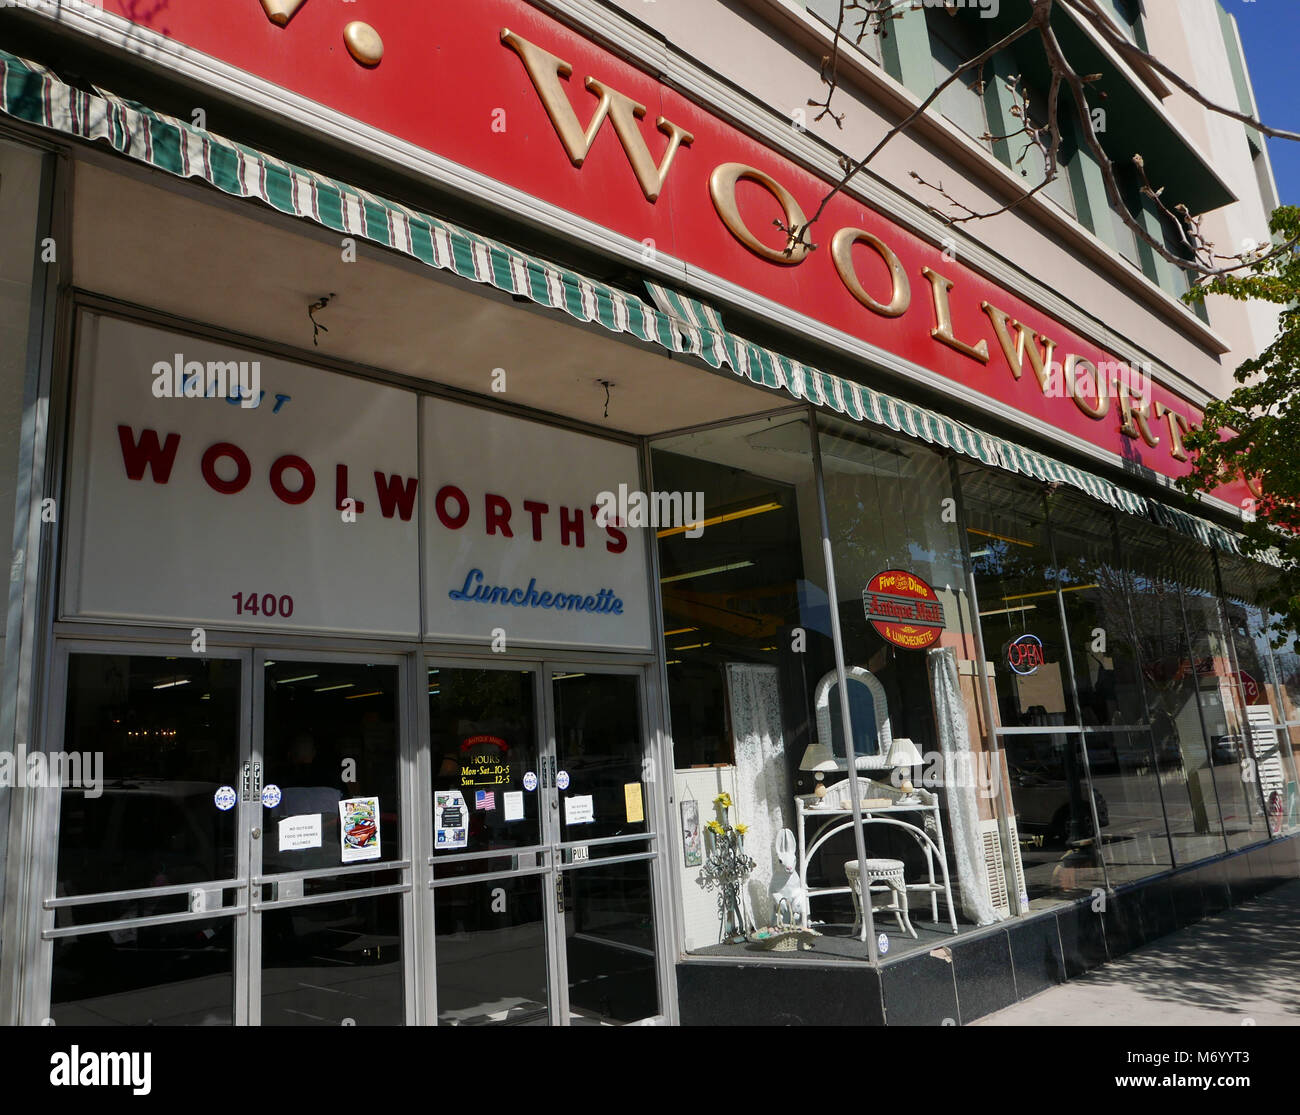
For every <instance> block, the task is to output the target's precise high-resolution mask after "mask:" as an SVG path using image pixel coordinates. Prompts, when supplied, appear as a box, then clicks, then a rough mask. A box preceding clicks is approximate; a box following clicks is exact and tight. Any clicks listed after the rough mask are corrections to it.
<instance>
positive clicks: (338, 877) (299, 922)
mask: <svg viewBox="0 0 1300 1115" xmlns="http://www.w3.org/2000/svg"><path fill="white" fill-rule="evenodd" d="M256 661H257V662H258V663H259V664H260V671H259V674H260V677H259V682H260V685H259V694H258V700H257V702H256V709H257V711H258V714H259V715H258V716H257V717H256V719H255V723H254V747H253V754H252V771H251V778H252V793H251V795H250V796H251V798H252V801H251V804H250V812H251V817H250V821H251V825H250V828H249V833H248V835H249V841H250V864H251V865H252V866H251V870H252V913H253V918H252V924H251V935H250V942H249V949H250V955H249V964H248V967H249V971H250V973H251V974H252V977H253V980H254V986H253V988H252V991H251V994H250V1019H249V1020H250V1022H253V1023H261V1024H262V1025H290V1026H302V1025H325V1026H338V1025H357V1026H393V1025H401V1024H402V1023H404V1022H405V1021H407V1011H408V1007H407V1003H408V1000H409V994H408V991H407V987H406V978H405V967H404V962H403V961H404V955H405V952H406V947H405V938H406V936H407V934H406V933H405V931H404V922H405V916H404V899H403V895H405V894H407V893H409V891H410V885H409V881H408V876H409V868H410V858H409V856H408V855H407V854H406V851H405V847H406V840H407V839H408V837H407V834H406V833H405V832H404V831H403V821H404V794H403V790H402V787H403V755H402V731H401V724H402V719H403V717H402V709H403V708H404V704H403V685H402V672H403V671H402V669H401V661H400V659H389V660H384V659H379V660H371V661H368V662H359V661H354V660H349V659H343V658H325V657H318V656H315V655H313V656H311V657H310V658H309V657H307V656H298V655H293V654H290V655H282V654H277V653H268V654H266V655H258V656H257V658H256Z"/></svg>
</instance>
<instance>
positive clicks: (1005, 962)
mask: <svg viewBox="0 0 1300 1115" xmlns="http://www.w3.org/2000/svg"><path fill="white" fill-rule="evenodd" d="M952 968H953V976H954V978H955V980H956V983H957V1006H958V1009H959V1010H960V1012H961V1021H962V1024H963V1025H965V1024H966V1023H967V1022H973V1021H974V1020H975V1019H976V1018H982V1017H983V1016H984V1015H986V1014H992V1013H993V1012H994V1011H995V1010H1001V1009H1002V1008H1003V1007H1009V1006H1010V1005H1011V1004H1012V1003H1014V1002H1015V1001H1016V999H1017V994H1016V979H1015V972H1014V970H1013V968H1012V964H1011V942H1010V939H1009V938H1008V936H1007V933H1006V931H1005V930H999V931H998V932H997V933H994V934H992V935H990V936H988V937H980V938H978V939H977V940H974V941H971V942H970V943H969V944H965V945H963V944H956V945H953V946H952Z"/></svg>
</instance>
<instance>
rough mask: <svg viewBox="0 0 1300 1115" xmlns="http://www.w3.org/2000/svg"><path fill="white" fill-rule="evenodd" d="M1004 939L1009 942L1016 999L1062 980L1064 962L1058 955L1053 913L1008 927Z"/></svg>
mask: <svg viewBox="0 0 1300 1115" xmlns="http://www.w3.org/2000/svg"><path fill="white" fill-rule="evenodd" d="M1007 938H1008V939H1009V940H1010V942H1011V961H1012V964H1013V965H1014V966H1015V977H1016V994H1017V997H1018V998H1020V999H1027V998H1029V996H1031V995H1037V994H1038V993H1039V992H1040V991H1046V990H1047V989H1048V988H1049V987H1055V986H1056V985H1057V984H1058V983H1064V982H1065V979H1066V976H1065V961H1064V960H1063V959H1062V957H1061V935H1060V931H1059V930H1058V928H1057V924H1056V917H1055V915H1052V914H1049V915H1047V916H1045V917H1039V918H1034V919H1032V920H1030V921H1026V922H1022V923H1021V924H1020V925H1014V926H1008V927H1007Z"/></svg>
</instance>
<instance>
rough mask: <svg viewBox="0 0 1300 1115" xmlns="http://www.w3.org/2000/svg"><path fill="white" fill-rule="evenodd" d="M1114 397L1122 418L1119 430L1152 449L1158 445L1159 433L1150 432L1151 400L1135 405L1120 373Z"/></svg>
mask: <svg viewBox="0 0 1300 1115" xmlns="http://www.w3.org/2000/svg"><path fill="white" fill-rule="evenodd" d="M1115 397H1116V398H1117V399H1118V400H1119V411H1120V417H1121V418H1122V419H1123V421H1122V422H1121V423H1120V427H1119V432H1120V433H1122V434H1123V435H1124V436H1125V437H1131V438H1139V437H1140V438H1141V439H1142V440H1143V441H1144V442H1146V443H1147V445H1149V446H1150V447H1151V448H1152V449H1154V448H1155V447H1156V446H1157V445H1159V444H1160V435H1159V434H1153V433H1152V432H1151V401H1150V400H1149V399H1148V400H1145V401H1143V402H1140V403H1138V404H1136V405H1135V404H1134V402H1133V396H1132V395H1131V394H1129V389H1128V384H1127V383H1125V382H1124V377H1123V376H1122V375H1121V376H1119V378H1118V379H1116V381H1115Z"/></svg>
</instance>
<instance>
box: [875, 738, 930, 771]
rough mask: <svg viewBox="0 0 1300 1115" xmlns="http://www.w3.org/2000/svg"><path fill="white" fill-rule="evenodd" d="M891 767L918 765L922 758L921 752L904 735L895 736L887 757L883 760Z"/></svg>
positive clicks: (922, 760)
mask: <svg viewBox="0 0 1300 1115" xmlns="http://www.w3.org/2000/svg"><path fill="white" fill-rule="evenodd" d="M885 762H886V763H888V764H889V765H890V766H891V767H919V766H920V765H921V764H922V763H923V762H925V760H924V759H922V758H921V752H920V751H919V750H918V749H917V746H916V744H914V743H913V742H912V741H911V740H910V739H908V738H907V737H906V736H895V737H894V742H893V745H892V746H891V747H890V748H889V758H888V759H886V760H885Z"/></svg>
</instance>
